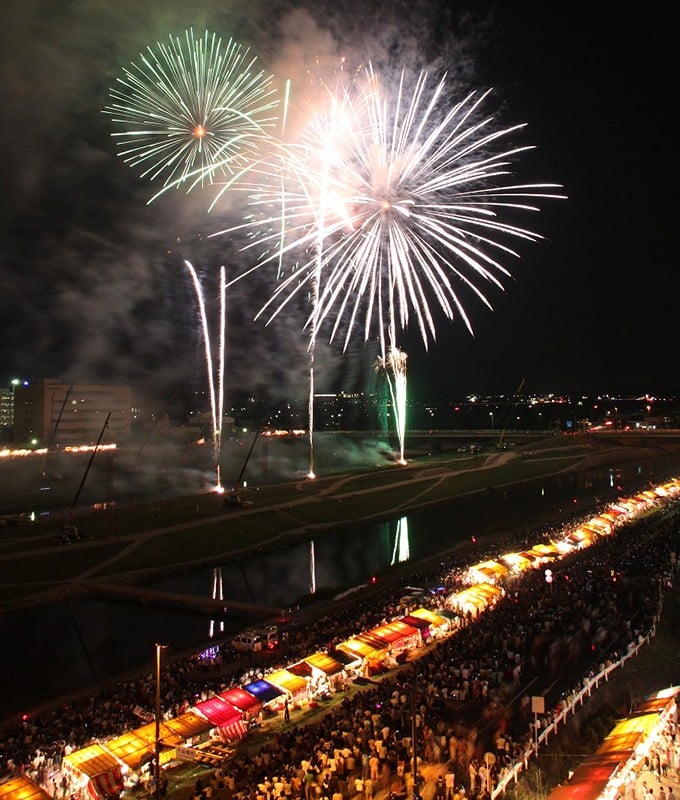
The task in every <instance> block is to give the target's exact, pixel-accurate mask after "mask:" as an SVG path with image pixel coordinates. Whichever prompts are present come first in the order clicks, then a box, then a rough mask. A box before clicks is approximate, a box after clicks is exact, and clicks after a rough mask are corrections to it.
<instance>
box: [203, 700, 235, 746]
mask: <svg viewBox="0 0 680 800" xmlns="http://www.w3.org/2000/svg"><path fill="white" fill-rule="evenodd" d="M194 708H195V710H196V712H197V713H198V714H200V715H202V716H203V717H205V718H206V720H207V721H208V722H209V723H210V725H211V729H212V730H217V732H218V735H219V737H220V739H222V741H225V742H229V741H233V740H236V739H242V738H243V737H244V736H245V735H246V733H247V731H248V728H247V726H246V724H245V723H244V721H243V714H242V712H241V711H239V710H238V709H237V708H234V706H232V705H230V704H229V703H227V701H226V700H223V699H222V698H221V697H220V696H219V695H217V696H215V697H210V698H209V699H208V700H205V701H204V702H202V703H199V704H198V705H196V706H194Z"/></svg>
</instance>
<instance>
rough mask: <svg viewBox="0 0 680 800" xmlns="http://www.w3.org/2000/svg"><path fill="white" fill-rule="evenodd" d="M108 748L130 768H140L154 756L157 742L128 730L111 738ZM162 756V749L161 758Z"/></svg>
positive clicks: (107, 743)
mask: <svg viewBox="0 0 680 800" xmlns="http://www.w3.org/2000/svg"><path fill="white" fill-rule="evenodd" d="M106 749H107V750H108V751H109V752H110V753H112V754H113V755H114V756H115V757H116V758H117V759H118V760H119V761H121V762H122V763H123V764H125V765H126V766H127V767H128V768H129V769H131V770H138V769H140V768H141V766H142V765H143V764H145V763H147V762H148V761H149V760H151V759H152V758H153V754H154V750H155V742H154V741H153V740H151V741H149V740H148V739H146V738H142V737H141V736H138V735H137V732H136V731H126V732H125V733H123V734H121V735H120V736H116V738H115V739H109V740H108V741H107V742H106ZM166 752H167V748H166ZM162 758H163V752H162V751H161V760H162ZM166 760H167V759H166Z"/></svg>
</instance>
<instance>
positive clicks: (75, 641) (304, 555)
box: [0, 457, 680, 719]
mask: <svg viewBox="0 0 680 800" xmlns="http://www.w3.org/2000/svg"><path fill="white" fill-rule="evenodd" d="M678 468H680V462H678V460H677V457H675V460H673V459H671V458H670V457H669V458H667V459H659V460H656V461H654V462H653V463H650V462H643V463H635V462H628V463H626V464H622V465H621V466H618V467H615V468H614V467H613V468H598V469H591V470H587V471H584V472H581V473H565V474H561V475H557V476H553V477H549V478H544V479H542V480H540V481H536V482H532V483H528V484H521V485H516V486H512V487H508V488H506V489H496V490H493V489H490V490H487V491H485V492H483V493H478V494H476V495H474V496H470V497H467V498H460V499H458V500H456V501H452V502H451V503H448V504H442V505H439V506H436V507H433V508H431V509H425V510H419V511H416V512H414V513H411V514H409V515H408V516H406V517H402V518H401V519H393V520H388V521H385V522H382V523H374V524H370V525H360V526H356V527H351V528H342V529H338V530H336V531H333V532H329V533H325V534H324V535H322V536H319V537H317V538H315V539H313V540H309V541H300V540H293V541H290V542H288V543H285V542H284V543H282V544H280V545H279V546H278V547H277V549H275V550H273V551H272V552H267V553H262V554H258V555H253V556H249V557H245V558H242V559H239V560H233V561H230V562H226V563H223V564H219V565H215V567H214V568H212V569H200V570H196V571H194V572H190V573H187V574H183V575H180V576H175V577H172V578H166V579H164V580H162V581H158V582H157V583H155V584H153V586H152V588H156V589H160V590H170V591H174V592H179V593H183V594H189V595H197V596H207V597H210V596H211V595H212V591H213V584H214V579H215V576H217V575H220V576H221V580H222V586H223V597H224V598H225V600H226V601H228V600H230V599H231V600H237V601H245V602H257V603H262V604H266V605H269V606H274V607H279V608H282V609H283V608H286V607H289V606H291V605H293V604H295V603H297V602H298V601H299V600H300V598H302V597H303V596H306V595H309V594H310V593H316V594H318V595H321V594H323V595H324V596H330V594H332V593H333V592H340V591H344V590H347V589H348V588H351V587H353V586H356V585H358V584H361V583H364V582H366V581H368V580H370V579H371V577H372V576H378V579H379V578H380V576H382V575H384V574H385V573H386V572H387V571H389V570H390V569H391V568H393V567H394V566H395V565H397V564H400V563H401V564H404V563H413V564H415V563H416V562H418V561H420V560H422V559H425V558H427V557H431V556H433V555H436V554H438V553H443V552H445V551H446V550H448V549H450V548H452V547H453V546H455V545H456V544H458V543H460V542H464V541H466V540H467V541H470V542H472V537H475V538H477V539H480V540H483V538H484V537H485V536H486V535H489V534H491V533H493V532H495V531H496V530H497V529H498V526H499V523H502V524H503V526H504V527H506V528H514V529H517V530H523V529H524V530H525V531H527V534H528V539H529V540H530V539H531V537H532V536H534V537H538V536H539V534H538V533H537V532H536V529H534V530H531V531H530V532H529V530H528V527H527V526H530V525H533V524H535V523H536V522H537V520H538V519H539V517H543V518H546V517H551V518H552V519H553V520H554V524H555V525H558V524H559V525H562V524H563V522H564V521H566V520H567V519H571V518H573V516H574V515H575V514H576V515H582V516H584V517H585V516H587V515H590V514H591V513H592V512H593V511H594V510H595V508H596V507H601V506H602V504H603V503H605V502H613V501H614V500H615V499H616V498H617V497H620V496H623V495H626V494H633V493H635V492H636V491H638V490H639V489H640V488H642V487H643V486H647V485H649V484H650V483H653V484H656V483H659V482H662V481H664V480H666V479H668V478H670V477H671V476H673V475H674V474H677V470H678ZM535 543H536V541H533V540H531V541H527V544H529V545H531V544H535ZM489 545H491V542H489ZM473 555H474V554H473V553H472V552H471V559H472V556H473ZM414 569H415V567H414ZM210 622H211V621H210V620H209V619H208V618H206V616H205V615H201V614H197V613H194V612H192V613H190V612H187V611H180V610H177V609H169V608H158V607H154V606H151V605H143V604H128V603H123V602H115V601H108V600H95V599H74V600H71V601H69V602H62V603H58V604H55V605H50V606H43V607H38V608H29V609H24V610H22V611H19V612H16V613H12V614H6V615H4V616H2V617H0V641H2V642H3V648H2V651H3V657H2V659H1V660H0V662H1V666H0V681H2V686H3V691H2V693H1V696H0V718H2V719H7V718H9V717H11V716H14V715H15V714H19V713H27V712H30V711H31V710H32V709H33V708H35V707H37V706H39V705H43V704H46V703H47V702H48V701H50V700H51V699H52V698H55V697H58V696H63V695H65V694H70V693H76V692H79V691H83V690H87V689H88V688H90V687H93V686H95V685H96V684H98V683H102V682H106V681H111V680H112V679H116V678H119V677H121V676H124V675H128V674H132V673H134V672H139V671H142V670H148V671H149V672H152V669H153V658H154V648H153V645H154V642H156V641H163V642H165V643H167V644H168V645H169V650H168V653H167V656H166V657H168V658H170V657H172V654H173V653H175V654H179V653H185V652H187V651H188V650H189V649H190V648H195V649H196V651H197V652H198V651H199V650H200V649H202V648H203V647H207V646H209V645H210V644H215V643H217V642H219V641H220V639H223V640H228V639H230V638H231V636H232V635H233V633H234V632H235V631H236V630H237V629H238V627H242V626H238V625H235V624H233V623H230V624H227V625H226V629H225V631H224V632H223V633H219V634H218V636H217V637H216V638H213V639H210V637H209V632H210ZM218 630H219V629H218Z"/></svg>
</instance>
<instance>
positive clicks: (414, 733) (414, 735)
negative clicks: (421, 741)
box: [411, 684, 420, 800]
mask: <svg viewBox="0 0 680 800" xmlns="http://www.w3.org/2000/svg"><path fill="white" fill-rule="evenodd" d="M417 742H418V726H417V725H416V687H415V684H414V685H413V687H412V688H411V749H412V751H413V800H420V791H419V788H418V747H417Z"/></svg>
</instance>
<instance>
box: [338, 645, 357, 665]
mask: <svg viewBox="0 0 680 800" xmlns="http://www.w3.org/2000/svg"><path fill="white" fill-rule="evenodd" d="M331 658H334V659H336V661H339V662H340V663H341V664H342V665H343V667H356V666H357V665H358V664H361V659H362V658H363V656H362V655H360V654H359V653H354V652H353V651H352V650H340V649H338V648H337V647H335V648H334V649H333V651H332V653H331Z"/></svg>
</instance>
